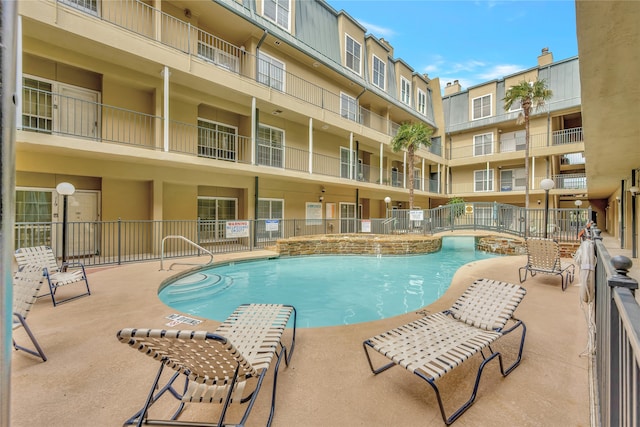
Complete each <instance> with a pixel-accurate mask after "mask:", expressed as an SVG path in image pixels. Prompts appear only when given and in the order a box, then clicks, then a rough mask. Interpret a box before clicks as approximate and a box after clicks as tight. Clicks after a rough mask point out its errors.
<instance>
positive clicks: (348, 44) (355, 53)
mask: <svg viewBox="0 0 640 427" xmlns="http://www.w3.org/2000/svg"><path fill="white" fill-rule="evenodd" d="M345 49H346V51H345V61H346V66H347V68H348V69H350V70H351V71H353V72H354V73H357V74H358V75H360V74H361V70H360V58H361V52H362V46H361V45H360V43H358V42H357V41H355V40H354V39H352V38H351V37H350V36H349V35H348V34H346V41H345Z"/></svg>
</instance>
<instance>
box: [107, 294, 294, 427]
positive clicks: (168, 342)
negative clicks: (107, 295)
mask: <svg viewBox="0 0 640 427" xmlns="http://www.w3.org/2000/svg"><path fill="white" fill-rule="evenodd" d="M292 314H293V336H292V339H291V348H290V349H289V352H288V354H287V348H286V347H285V346H284V345H283V344H282V341H281V338H282V334H283V332H284V330H285V328H286V326H287V323H288V322H289V319H290V317H291V315H292ZM117 337H118V339H119V340H120V341H121V342H122V343H126V344H129V345H130V346H131V347H133V348H134V349H136V350H139V351H140V352H142V353H144V354H146V355H147V356H149V357H152V358H153V359H155V360H157V361H158V362H160V368H159V370H158V373H157V375H156V378H155V381H154V383H153V385H152V387H151V390H150V391H149V395H148V397H147V400H146V402H145V404H144V406H143V408H142V409H141V410H140V411H138V412H136V413H135V414H134V415H133V416H132V417H131V418H129V419H128V420H127V421H126V422H125V425H130V424H136V425H138V426H140V425H142V424H151V423H153V424H161V425H188V423H186V422H185V421H182V422H181V421H180V420H177V418H178V416H179V415H180V413H181V412H182V411H183V409H184V406H185V404H186V403H194V402H198V403H217V404H221V405H222V408H221V409H220V414H219V419H218V422H217V423H200V422H198V423H192V424H193V425H198V426H224V425H228V424H226V423H225V417H226V414H227V409H228V407H229V405H230V404H231V403H233V402H240V403H246V404H247V407H246V409H245V412H244V414H243V416H242V419H241V420H240V422H239V423H237V424H233V425H237V426H244V425H245V422H246V420H247V418H248V417H249V414H250V412H251V409H252V408H253V405H254V402H255V399H256V397H257V396H258V393H259V391H260V388H261V386H262V382H263V380H264V378H265V375H266V373H267V371H268V369H269V366H270V364H271V362H272V361H273V357H274V355H275V356H276V363H275V367H274V373H273V375H274V378H273V392H272V396H271V412H270V414H269V419H268V421H267V426H269V425H271V422H272V420H273V415H274V412H275V397H276V385H277V379H278V368H279V366H280V362H281V361H282V360H283V359H284V361H285V364H286V365H287V366H288V365H289V361H290V359H291V356H292V355H293V349H294V346H295V337H296V311H295V308H294V307H292V306H288V305H278V304H260V305H258V304H246V305H241V306H240V307H238V308H237V309H236V310H235V311H234V313H233V314H231V316H229V318H228V319H227V320H226V321H224V322H223V323H222V324H221V325H220V326H219V327H218V329H216V330H215V332H214V333H210V332H206V331H178V330H160V329H123V330H121V331H119V332H118V334H117ZM165 366H168V367H170V368H171V369H173V370H175V371H176V372H175V373H174V374H173V375H172V376H171V378H170V379H169V380H168V382H167V383H166V384H165V385H164V386H162V387H160V389H159V390H158V387H159V381H160V377H161V374H162V370H163V368H164V367H165ZM180 376H183V377H184V381H185V383H184V389H183V390H182V391H181V392H180V391H178V390H176V389H175V388H174V386H173V383H174V382H175V381H176V379H177V378H178V377H180ZM167 391H169V393H170V394H171V395H173V396H174V397H175V398H176V399H178V400H180V404H179V406H178V408H177V410H176V411H175V413H174V414H173V416H172V417H171V418H170V419H169V420H150V419H148V417H149V414H148V411H149V408H150V407H151V406H152V405H153V404H154V403H155V402H156V401H157V400H158V399H159V398H160V397H161V396H162V395H163V394H164V393H165V392H167ZM247 402H248V403H247Z"/></svg>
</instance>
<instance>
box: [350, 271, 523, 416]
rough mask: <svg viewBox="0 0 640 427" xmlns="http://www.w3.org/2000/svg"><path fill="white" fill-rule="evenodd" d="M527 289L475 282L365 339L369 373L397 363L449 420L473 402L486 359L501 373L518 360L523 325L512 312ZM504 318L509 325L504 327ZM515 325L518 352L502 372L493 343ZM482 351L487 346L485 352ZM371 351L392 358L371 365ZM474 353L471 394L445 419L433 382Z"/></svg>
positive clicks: (498, 283) (493, 281)
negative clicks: (446, 303)
mask: <svg viewBox="0 0 640 427" xmlns="http://www.w3.org/2000/svg"><path fill="white" fill-rule="evenodd" d="M525 293H526V291H525V289H524V288H522V287H521V286H519V285H514V284H511V283H506V282H499V281H495V280H489V279H480V280H476V281H475V282H473V284H471V286H469V288H467V290H466V291H465V292H464V293H463V294H462V296H460V298H458V300H457V301H456V302H455V303H454V304H453V306H452V307H451V308H450V309H449V310H446V311H443V312H440V313H434V314H429V315H426V316H424V317H422V318H420V319H418V320H415V321H413V322H410V323H407V324H405V325H403V326H400V327H398V328H395V329H392V330H390V331H387V332H385V333H382V334H380V335H377V336H375V337H373V338H369V339H367V340H365V341H364V343H363V347H364V350H365V354H366V355H367V361H368V362H369V367H370V368H371V372H373V373H374V374H379V373H380V372H383V371H385V370H387V369H389V368H391V367H393V366H396V365H399V366H402V367H403V368H405V369H407V370H408V371H409V372H412V373H414V374H415V375H417V376H418V377H419V378H421V379H423V380H425V381H426V382H427V383H428V384H429V385H430V386H431V387H432V388H433V390H434V391H435V394H436V398H437V400H438V405H439V407H440V414H441V415H442V420H443V421H444V422H445V424H446V425H450V424H452V423H453V422H454V421H455V420H456V419H458V417H460V416H461V415H462V414H463V413H464V412H465V411H466V410H467V409H469V407H471V405H472V404H473V403H474V401H475V398H476V393H477V391H478V385H479V383H480V376H481V375H482V371H483V369H484V367H485V365H486V364H487V363H488V362H490V361H491V360H493V359H494V358H496V357H497V358H498V360H499V362H500V372H501V373H502V376H503V377H506V376H507V375H509V373H511V371H512V370H513V369H515V368H516V367H517V366H518V365H519V364H520V360H521V359H522V350H523V348H524V339H525V334H526V327H525V325H524V323H523V322H522V321H521V320H518V319H515V318H514V317H513V312H514V311H515V309H516V308H517V307H518V304H520V301H522V298H524V295H525ZM507 322H510V324H511V326H510V327H509V329H506V330H505V329H504V328H505V326H506V325H507ZM518 327H522V336H521V338H520V349H519V351H518V356H517V358H516V360H515V361H514V362H513V363H512V364H511V365H510V366H509V367H508V368H507V369H506V370H505V369H504V368H503V361H502V354H501V353H500V352H498V351H495V350H493V349H492V348H491V345H492V344H493V343H494V342H495V341H496V340H497V339H498V338H500V337H502V336H504V335H506V334H508V333H510V332H512V331H513V330H515V329H516V328H518ZM485 349H487V350H488V351H487V353H488V354H486V355H485ZM372 350H375V351H377V352H378V353H380V354H382V355H383V356H385V357H386V358H388V359H391V362H388V363H386V364H384V365H382V366H379V367H375V366H374V363H373V360H372V357H371V354H370V353H371V351H372ZM478 352H479V353H480V354H481V355H482V359H483V360H482V362H481V363H480V367H479V368H478V372H477V374H476V379H475V385H474V387H473V392H472V393H471V397H470V398H469V400H467V401H466V402H465V403H464V404H463V405H462V406H460V407H459V408H458V409H456V410H455V411H454V412H453V414H452V415H450V416H449V417H447V415H446V413H445V409H444V405H443V402H442V397H441V395H440V390H439V389H438V386H437V384H436V381H437V380H438V379H440V378H442V377H443V376H444V375H446V374H447V373H448V372H450V371H451V370H453V369H454V368H456V367H457V366H460V365H461V364H462V363H463V362H464V361H466V360H467V359H469V358H470V357H471V356H473V355H474V354H476V353H478Z"/></svg>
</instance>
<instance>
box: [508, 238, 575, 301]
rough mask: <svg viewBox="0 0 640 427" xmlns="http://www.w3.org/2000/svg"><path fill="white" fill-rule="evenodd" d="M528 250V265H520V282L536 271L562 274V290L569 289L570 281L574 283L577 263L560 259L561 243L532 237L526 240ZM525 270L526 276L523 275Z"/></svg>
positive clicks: (533, 274)
mask: <svg viewBox="0 0 640 427" xmlns="http://www.w3.org/2000/svg"><path fill="white" fill-rule="evenodd" d="M525 247H526V250H527V265H525V266H524V267H520V269H519V270H518V274H519V276H520V283H522V282H524V281H525V280H527V273H529V272H530V273H531V277H533V276H535V275H536V273H542V274H555V275H557V276H560V284H561V285H562V290H563V291H564V290H565V289H567V286H568V284H569V283H573V278H574V276H575V269H576V267H575V265H573V263H566V262H562V261H561V259H560V245H559V244H558V242H557V241H555V240H553V239H544V238H541V237H530V238H528V239H527V240H526V241H525ZM523 271H524V276H523Z"/></svg>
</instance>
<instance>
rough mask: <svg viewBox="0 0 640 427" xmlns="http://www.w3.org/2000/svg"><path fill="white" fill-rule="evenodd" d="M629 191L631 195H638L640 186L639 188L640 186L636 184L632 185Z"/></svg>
mask: <svg viewBox="0 0 640 427" xmlns="http://www.w3.org/2000/svg"><path fill="white" fill-rule="evenodd" d="M629 193H631V195H632V196H633V197H636V195H637V194H638V193H640V188H638V187H636V186H635V185H634V186H633V187H631V188H630V189H629Z"/></svg>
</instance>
